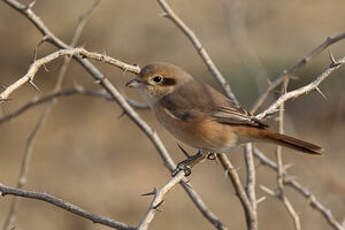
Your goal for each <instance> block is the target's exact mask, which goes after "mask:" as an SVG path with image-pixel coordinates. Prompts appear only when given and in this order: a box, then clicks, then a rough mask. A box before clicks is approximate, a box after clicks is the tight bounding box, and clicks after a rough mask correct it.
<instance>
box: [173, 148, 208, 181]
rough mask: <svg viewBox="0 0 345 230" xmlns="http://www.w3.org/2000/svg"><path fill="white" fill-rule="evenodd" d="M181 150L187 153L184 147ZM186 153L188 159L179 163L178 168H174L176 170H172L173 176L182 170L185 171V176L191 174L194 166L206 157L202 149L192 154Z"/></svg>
mask: <svg viewBox="0 0 345 230" xmlns="http://www.w3.org/2000/svg"><path fill="white" fill-rule="evenodd" d="M179 147H180V146H179ZM180 148H181V147H180ZM181 150H182V151H183V152H184V153H185V154H186V152H185V150H184V149H181ZM186 155H187V159H186V160H183V161H181V162H179V163H178V164H177V167H176V169H174V171H173V172H172V176H176V175H177V174H178V173H179V172H180V171H181V170H183V171H184V174H185V176H189V175H190V174H191V173H192V167H193V166H194V165H195V164H197V163H198V162H200V161H201V160H202V159H203V158H205V154H203V153H202V152H201V151H198V153H196V154H194V155H191V156H190V155H188V154H186Z"/></svg>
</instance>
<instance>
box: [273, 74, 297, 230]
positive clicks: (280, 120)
mask: <svg viewBox="0 0 345 230" xmlns="http://www.w3.org/2000/svg"><path fill="white" fill-rule="evenodd" d="M288 82H289V79H288V78H286V79H285V81H284V84H283V85H282V90H281V92H282V95H283V94H285V93H286V91H287V86H288ZM278 126H279V133H281V134H283V133H284V103H282V104H281V105H280V108H279V118H278ZM276 158H277V166H278V168H277V186H278V191H279V194H278V195H277V197H278V199H280V200H281V201H282V202H283V205H284V207H285V208H286V210H287V211H288V213H289V215H290V216H291V218H292V220H293V222H294V225H295V229H296V230H301V222H300V219H299V216H298V214H297V212H296V211H295V209H294V207H293V206H292V204H291V202H290V200H289V199H288V198H287V196H286V195H285V192H284V175H283V172H284V165H283V157H282V147H281V146H277V150H276Z"/></svg>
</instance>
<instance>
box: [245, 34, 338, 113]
mask: <svg viewBox="0 0 345 230" xmlns="http://www.w3.org/2000/svg"><path fill="white" fill-rule="evenodd" d="M343 39H345V32H344V33H341V34H338V35H337V36H335V37H333V38H331V37H328V38H327V39H326V41H325V42H323V43H322V44H321V45H319V46H318V47H317V48H316V49H314V50H312V51H311V52H310V53H308V54H307V55H306V56H304V57H303V58H301V59H300V60H299V61H298V62H297V63H296V64H295V65H293V66H291V67H290V68H289V69H287V70H285V71H283V73H281V74H280V75H279V76H278V77H277V78H276V79H275V80H274V81H273V82H271V84H269V86H268V87H267V89H266V90H265V92H264V93H263V94H262V95H261V96H260V97H259V98H258V99H257V101H256V102H255V103H254V105H253V106H252V109H251V110H250V112H251V113H252V114H254V113H256V112H257V111H258V110H259V109H260V107H261V106H262V104H263V103H264V102H265V100H266V98H267V97H268V95H269V94H270V93H271V92H272V91H273V90H274V89H275V88H276V87H277V86H279V85H280V84H281V83H282V82H283V81H284V79H285V78H289V76H291V75H292V74H293V73H295V72H296V70H298V69H299V68H301V67H302V66H304V65H305V64H307V63H308V62H309V61H310V60H311V59H312V58H314V57H315V56H317V55H318V54H320V53H321V52H322V51H324V50H325V49H327V47H329V46H330V45H332V44H334V43H336V42H338V41H340V40H343Z"/></svg>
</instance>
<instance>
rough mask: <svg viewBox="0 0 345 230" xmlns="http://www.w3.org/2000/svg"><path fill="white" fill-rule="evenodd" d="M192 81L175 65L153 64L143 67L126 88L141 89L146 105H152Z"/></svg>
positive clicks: (190, 77) (189, 76)
mask: <svg viewBox="0 0 345 230" xmlns="http://www.w3.org/2000/svg"><path fill="white" fill-rule="evenodd" d="M192 79H193V78H192V76H191V75H189V74H188V73H186V72H185V71H183V70H182V69H181V68H180V67H178V66H176V65H173V64H169V63H153V64H149V65H146V66H144V67H143V68H142V69H141V71H140V73H139V74H138V75H137V76H136V77H135V78H134V79H132V80H130V81H129V82H127V83H126V86H127V87H130V88H139V89H141V91H142V93H143V94H144V97H145V100H146V101H147V103H149V104H152V103H154V102H156V101H158V100H159V99H160V98H162V97H164V96H166V95H168V94H170V93H172V92H174V90H176V89H177V88H178V87H180V86H182V85H184V84H185V83H186V82H188V81H190V80H192Z"/></svg>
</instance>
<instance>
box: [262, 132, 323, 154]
mask: <svg viewBox="0 0 345 230" xmlns="http://www.w3.org/2000/svg"><path fill="white" fill-rule="evenodd" d="M265 137H266V138H265V139H266V140H267V139H268V140H269V141H271V142H273V143H276V144H278V145H282V146H285V147H288V148H291V149H295V150H298V151H301V152H304V153H309V154H316V155H321V154H322V152H323V148H321V147H320V146H317V145H314V144H311V143H308V142H306V141H302V140H299V139H297V138H294V137H289V136H286V135H283V134H279V133H275V132H267V133H266V135H265Z"/></svg>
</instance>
